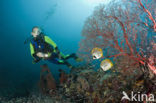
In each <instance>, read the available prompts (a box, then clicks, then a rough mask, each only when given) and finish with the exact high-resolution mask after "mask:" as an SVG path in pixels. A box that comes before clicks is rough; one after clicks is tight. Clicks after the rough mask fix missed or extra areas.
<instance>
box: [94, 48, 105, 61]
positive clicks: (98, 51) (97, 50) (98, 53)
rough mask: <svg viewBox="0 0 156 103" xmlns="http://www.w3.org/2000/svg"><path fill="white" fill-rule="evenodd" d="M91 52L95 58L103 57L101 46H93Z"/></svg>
mask: <svg viewBox="0 0 156 103" xmlns="http://www.w3.org/2000/svg"><path fill="white" fill-rule="evenodd" d="M91 54H92V56H93V59H100V58H101V57H103V51H102V49H101V48H97V47H96V48H93V49H92V51H91Z"/></svg>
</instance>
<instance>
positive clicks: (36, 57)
mask: <svg viewBox="0 0 156 103" xmlns="http://www.w3.org/2000/svg"><path fill="white" fill-rule="evenodd" d="M30 52H31V56H32V57H33V58H34V61H33V63H37V62H39V61H40V60H41V58H39V57H38V56H37V55H36V53H35V50H34V47H33V45H32V44H31V43H30Z"/></svg>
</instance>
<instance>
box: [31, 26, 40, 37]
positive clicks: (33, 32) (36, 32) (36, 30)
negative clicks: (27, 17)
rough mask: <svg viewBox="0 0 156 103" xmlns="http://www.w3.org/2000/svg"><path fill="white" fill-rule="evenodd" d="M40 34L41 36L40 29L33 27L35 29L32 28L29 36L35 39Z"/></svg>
mask: <svg viewBox="0 0 156 103" xmlns="http://www.w3.org/2000/svg"><path fill="white" fill-rule="evenodd" d="M40 34H41V29H40V28H39V27H38V26H35V27H33V28H32V32H31V35H32V36H33V37H37V36H38V35H40Z"/></svg>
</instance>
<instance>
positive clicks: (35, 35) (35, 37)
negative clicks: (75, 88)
mask: <svg viewBox="0 0 156 103" xmlns="http://www.w3.org/2000/svg"><path fill="white" fill-rule="evenodd" d="M31 35H32V39H31V40H30V51H31V56H32V57H33V58H34V61H33V63H37V62H39V61H40V60H48V61H49V62H52V63H55V64H63V65H66V66H68V67H69V68H70V69H72V68H73V66H72V65H71V64H70V63H68V61H67V59H69V58H74V59H75V60H76V61H80V59H79V58H78V57H77V56H76V54H75V53H72V54H69V55H64V54H63V53H61V52H60V51H59V49H58V47H57V45H56V43H55V42H54V41H53V40H51V39H50V38H49V37H48V36H45V35H44V34H43V33H42V31H41V29H40V28H39V27H37V26H35V27H33V28H32V32H31Z"/></svg>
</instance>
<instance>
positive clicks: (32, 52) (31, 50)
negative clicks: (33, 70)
mask: <svg viewBox="0 0 156 103" xmlns="http://www.w3.org/2000/svg"><path fill="white" fill-rule="evenodd" d="M30 52H31V56H32V57H33V54H34V53H35V50H34V47H33V45H32V43H30Z"/></svg>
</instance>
